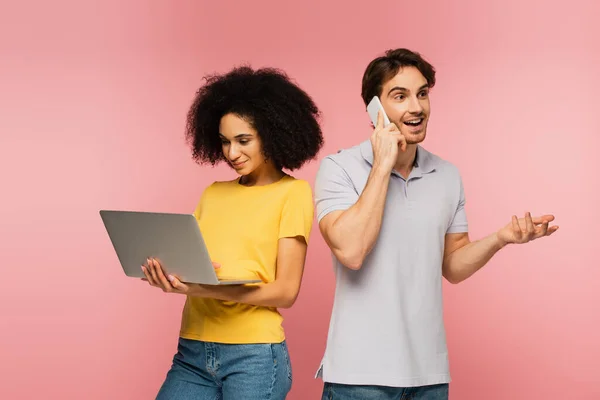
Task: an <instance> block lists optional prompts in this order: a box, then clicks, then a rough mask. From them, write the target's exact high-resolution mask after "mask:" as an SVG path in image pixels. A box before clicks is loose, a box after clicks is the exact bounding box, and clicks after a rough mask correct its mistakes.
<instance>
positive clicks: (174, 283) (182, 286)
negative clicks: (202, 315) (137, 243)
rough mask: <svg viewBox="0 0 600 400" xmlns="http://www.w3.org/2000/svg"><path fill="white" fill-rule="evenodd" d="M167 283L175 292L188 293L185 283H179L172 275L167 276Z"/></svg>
mask: <svg viewBox="0 0 600 400" xmlns="http://www.w3.org/2000/svg"><path fill="white" fill-rule="evenodd" d="M169 281H170V283H171V285H172V286H173V288H174V289H175V290H176V291H177V292H180V293H187V292H188V291H189V287H188V285H186V284H185V283H183V282H181V281H180V280H179V278H178V277H176V276H173V275H169Z"/></svg>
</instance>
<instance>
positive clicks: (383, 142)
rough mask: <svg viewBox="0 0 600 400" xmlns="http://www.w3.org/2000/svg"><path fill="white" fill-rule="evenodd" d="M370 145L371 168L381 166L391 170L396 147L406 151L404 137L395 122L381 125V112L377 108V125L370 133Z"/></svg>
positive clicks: (388, 170) (395, 157)
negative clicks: (371, 150)
mask: <svg viewBox="0 0 600 400" xmlns="http://www.w3.org/2000/svg"><path fill="white" fill-rule="evenodd" d="M371 146H372V147H373V168H382V169H383V170H384V171H386V172H391V171H392V169H393V168H394V165H395V164H396V161H397V160H398V148H399V147H400V148H401V150H402V151H406V147H407V143H406V138H405V137H404V135H402V133H400V130H399V129H398V126H396V124H395V123H393V122H392V123H391V124H389V125H388V126H386V127H384V126H383V114H382V111H381V110H379V113H378V114H377V126H376V127H375V130H374V131H373V134H372V135H371Z"/></svg>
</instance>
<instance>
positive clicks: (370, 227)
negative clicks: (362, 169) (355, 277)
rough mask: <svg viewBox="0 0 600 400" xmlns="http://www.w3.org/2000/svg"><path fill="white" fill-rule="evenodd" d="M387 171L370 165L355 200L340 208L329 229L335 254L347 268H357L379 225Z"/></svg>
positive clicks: (374, 239)
mask: <svg viewBox="0 0 600 400" xmlns="http://www.w3.org/2000/svg"><path fill="white" fill-rule="evenodd" d="M389 182H390V173H389V172H388V171H386V170H385V169H383V170H382V169H380V168H377V167H374V168H373V169H372V170H371V173H370V174H369V178H368V180H367V184H366V185H365V188H364V190H363V192H362V193H361V195H360V197H359V199H358V201H357V202H356V203H355V204H354V205H353V206H352V207H350V208H349V209H348V210H346V211H344V212H343V213H342V214H341V215H340V216H339V217H338V219H337V220H336V221H335V222H334V223H333V225H332V227H331V230H330V232H329V237H330V241H331V243H330V246H331V248H332V250H333V252H334V254H335V256H336V257H337V258H338V260H340V262H342V263H343V264H344V265H346V266H347V267H349V268H352V269H359V268H360V266H361V265H362V262H363V261H364V258H365V257H366V256H367V254H369V252H370V251H371V249H372V248H373V246H374V245H375V242H376V241H377V237H378V236H379V230H380V229H381V221H382V218H383V210H384V208H385V199H386V197H387V190H388V185H389Z"/></svg>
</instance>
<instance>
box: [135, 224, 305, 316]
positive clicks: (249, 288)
mask: <svg viewBox="0 0 600 400" xmlns="http://www.w3.org/2000/svg"><path fill="white" fill-rule="evenodd" d="M306 249H307V244H306V241H305V239H304V237H303V236H296V237H290V238H281V239H279V241H278V246H277V269H276V275H275V280H274V281H273V282H270V283H262V284H258V285H239V286H238V285H236V286H217V285H200V284H186V283H183V282H181V281H180V280H179V279H177V277H175V276H172V275H169V276H165V274H164V272H163V270H162V267H161V265H160V264H159V262H158V261H156V260H153V259H151V260H150V262H149V263H148V267H146V266H142V270H144V274H145V275H146V279H147V280H148V282H149V283H150V284H151V285H152V286H157V287H160V288H162V289H163V291H164V292H169V293H179V294H185V295H188V296H197V297H205V298H213V299H218V300H225V301H235V302H237V303H245V304H252V305H255V306H263V307H276V308H289V307H291V306H292V305H293V304H294V302H295V301H296V298H297V297H298V293H299V291H300V284H301V282H302V275H303V273H304V262H305V259H306Z"/></svg>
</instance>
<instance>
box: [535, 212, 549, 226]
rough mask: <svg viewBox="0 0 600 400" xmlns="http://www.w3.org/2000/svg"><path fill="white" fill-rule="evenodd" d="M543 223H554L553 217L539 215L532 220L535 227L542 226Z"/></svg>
mask: <svg viewBox="0 0 600 400" xmlns="http://www.w3.org/2000/svg"><path fill="white" fill-rule="evenodd" d="M544 221H548V222H552V221H554V215H551V214H547V215H541V216H539V217H535V218H533V223H534V224H536V225H539V224H543V223H544Z"/></svg>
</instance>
